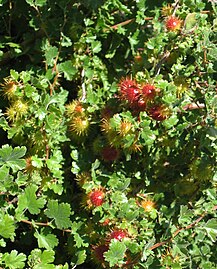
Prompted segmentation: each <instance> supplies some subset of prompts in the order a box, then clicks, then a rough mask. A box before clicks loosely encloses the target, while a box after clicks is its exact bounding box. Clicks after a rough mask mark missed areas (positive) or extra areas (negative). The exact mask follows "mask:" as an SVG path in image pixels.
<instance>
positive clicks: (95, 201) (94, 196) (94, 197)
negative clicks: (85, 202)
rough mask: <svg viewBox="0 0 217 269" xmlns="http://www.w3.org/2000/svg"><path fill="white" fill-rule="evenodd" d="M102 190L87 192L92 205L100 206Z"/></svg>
mask: <svg viewBox="0 0 217 269" xmlns="http://www.w3.org/2000/svg"><path fill="white" fill-rule="evenodd" d="M104 196H105V194H104V192H103V191H102V190H93V191H92V192H91V193H90V194H89V198H90V202H91V204H92V205H93V206H95V207H97V206H101V205H102V204H103V203H104Z"/></svg>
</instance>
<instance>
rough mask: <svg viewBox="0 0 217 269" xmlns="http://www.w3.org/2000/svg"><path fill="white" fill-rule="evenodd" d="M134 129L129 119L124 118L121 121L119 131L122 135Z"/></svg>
mask: <svg viewBox="0 0 217 269" xmlns="http://www.w3.org/2000/svg"><path fill="white" fill-rule="evenodd" d="M131 130H132V123H131V122H129V121H127V120H123V121H121V123H120V126H119V128H118V133H119V134H120V136H123V137H124V136H126V135H127V134H129V133H130V131H131Z"/></svg>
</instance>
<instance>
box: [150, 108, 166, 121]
mask: <svg viewBox="0 0 217 269" xmlns="http://www.w3.org/2000/svg"><path fill="white" fill-rule="evenodd" d="M148 114H149V116H150V117H151V118H152V119H154V120H157V121H163V120H165V119H166V118H167V116H168V109H167V108H166V107H165V106H164V105H154V106H152V107H151V108H150V109H149V110H148Z"/></svg>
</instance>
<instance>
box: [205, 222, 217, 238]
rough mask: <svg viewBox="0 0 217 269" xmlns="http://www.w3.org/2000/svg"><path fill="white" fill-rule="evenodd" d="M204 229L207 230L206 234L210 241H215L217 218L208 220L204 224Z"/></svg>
mask: <svg viewBox="0 0 217 269" xmlns="http://www.w3.org/2000/svg"><path fill="white" fill-rule="evenodd" d="M204 229H205V230H206V232H207V235H208V236H209V238H210V239H211V240H212V242H216V237H217V219H211V220H208V221H207V223H206V224H205V226H204Z"/></svg>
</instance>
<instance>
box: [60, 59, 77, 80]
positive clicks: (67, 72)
mask: <svg viewBox="0 0 217 269" xmlns="http://www.w3.org/2000/svg"><path fill="white" fill-rule="evenodd" d="M58 69H59V71H60V72H63V74H64V77H65V78H66V79H67V80H72V79H73V78H74V75H75V74H76V73H77V69H76V68H75V67H74V66H73V64H72V62H71V61H70V60H69V61H65V62H63V63H61V64H59V65H58Z"/></svg>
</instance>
